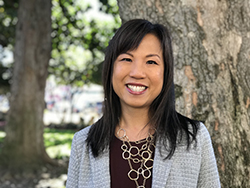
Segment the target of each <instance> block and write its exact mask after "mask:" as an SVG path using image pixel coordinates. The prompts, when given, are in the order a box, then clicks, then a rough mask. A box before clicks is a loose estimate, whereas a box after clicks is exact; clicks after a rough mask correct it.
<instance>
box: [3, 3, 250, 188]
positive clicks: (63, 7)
mask: <svg viewBox="0 0 250 188" xmlns="http://www.w3.org/2000/svg"><path fill="white" fill-rule="evenodd" d="M133 18H145V19H148V20H150V21H152V22H158V23H161V24H163V25H166V26H167V27H168V28H169V29H170V31H171V34H172V39H173V50H174V58H175V92H176V108H177V111H179V112H180V113H182V114H184V115H186V116H188V117H190V118H193V119H197V120H199V121H202V122H204V123H205V125H206V127H207V129H208V131H209V133H210V135H211V138H212V142H213V147H214V151H215V155H216V160H217V164H218V170H219V173H220V179H221V184H222V187H230V188H234V187H235V188H236V187H237V188H238V187H239V188H245V187H250V181H249V179H250V152H249V148H250V130H249V129H250V22H249V20H250V1H249V0H241V1H236V0H211V1H206V0H175V1H171V0H117V1H116V0H92V1H87V0H75V1H73V0H46V1H44V0H26V1H24V0H0V21H1V22H0V74H1V76H0V84H1V85H0V95H1V97H0V105H1V106H0V109H1V113H0V129H1V131H0V187H1V188H4V187H6V188H7V187H36V188H42V187H51V188H52V187H54V188H62V187H64V186H65V181H66V179H67V175H66V173H67V164H68V159H69V152H70V145H71V140H72V138H73V134H74V133H75V132H76V131H78V130H80V129H82V128H84V127H86V126H88V125H90V124H92V123H93V122H95V121H96V120H97V119H98V118H99V117H100V116H101V105H102V98H103V94H102V87H101V70H102V61H103V58H104V52H105V48H106V46H107V45H108V41H109V40H110V39H111V38H112V36H113V34H114V32H115V31H116V29H117V28H118V27H119V26H120V25H121V23H123V22H125V21H127V20H130V19H133Z"/></svg>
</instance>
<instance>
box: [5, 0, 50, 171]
mask: <svg viewBox="0 0 250 188" xmlns="http://www.w3.org/2000/svg"><path fill="white" fill-rule="evenodd" d="M50 34H51V1H49V0H46V1H44V0H25V1H24V0H20V1H19V9H18V23H17V26H16V44H15V50H14V60H15V63H14V73H13V74H14V75H13V78H12V85H11V99H10V110H9V112H8V119H7V125H6V133H7V135H6V138H5V140H4V146H3V150H2V155H1V156H2V161H1V163H2V164H5V165H7V166H8V167H9V168H12V169H21V170H24V169H29V168H32V169H36V168H37V167H39V166H40V165H43V164H44V162H47V161H49V160H50V158H49V157H48V155H47V153H46V151H45V147H44V142H43V127H44V125H43V111H44V108H45V102H44V91H45V83H46V78H47V68H48V63H49V59H50V52H51V36H50Z"/></svg>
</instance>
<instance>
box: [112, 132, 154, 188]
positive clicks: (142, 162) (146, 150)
mask: <svg viewBox="0 0 250 188" xmlns="http://www.w3.org/2000/svg"><path fill="white" fill-rule="evenodd" d="M116 134H117V137H118V138H119V139H120V140H122V142H123V144H122V146H121V149H122V151H123V152H122V158H123V159H125V160H127V161H128V164H129V167H130V171H129V172H128V177H129V179H130V180H132V181H135V183H136V187H137V188H145V184H146V181H147V179H148V178H150V177H151V174H152V173H151V169H152V168H153V161H154V159H153V158H152V154H153V151H154V149H155V144H154V139H155V137H154V135H152V134H151V133H150V131H149V133H148V135H149V136H148V137H147V138H146V139H143V140H140V141H135V144H140V143H144V142H145V143H144V144H142V146H141V148H139V147H137V146H132V145H131V143H130V141H129V138H128V136H127V135H126V131H125V130H124V129H123V128H119V130H118V131H117V133H116ZM132 162H133V163H138V164H139V168H138V169H133V166H132ZM140 176H142V177H143V184H142V185H139V183H138V181H137V180H138V179H139V177H140Z"/></svg>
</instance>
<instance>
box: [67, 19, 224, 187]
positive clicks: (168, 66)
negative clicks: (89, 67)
mask: <svg viewBox="0 0 250 188" xmlns="http://www.w3.org/2000/svg"><path fill="white" fill-rule="evenodd" d="M173 69H174V64H173V52H172V46H171V39H170V35H169V32H168V31H167V29H166V28H165V27H163V26H162V25H160V24H152V23H150V22H149V21H146V20H140V19H136V20H131V21H128V22H126V23H125V24H123V25H122V26H121V28H120V29H118V31H117V32H116V34H115V35H114V37H113V39H112V40H111V41H110V43H109V46H108V48H107V50H106V54H105V60H104V64H103V86H104V94H105V100H104V108H103V116H102V118H101V119H100V120H99V121H98V122H96V123H95V124H94V125H92V126H90V127H88V128H85V129H83V130H81V131H79V132H77V133H76V134H75V136H74V139H73V142H72V151H71V156H70V162H69V170H68V180H67V186H66V187H67V188H71V187H82V188H83V187H98V188H99V187H102V188H106V187H112V188H132V187H137V188H143V187H147V188H148V187H152V188H157V187H158V188H163V187H178V188H179V187H181V188H183V187H186V188H191V187H203V188H204V187H205V188H206V187H207V188H218V187H220V182H219V176H218V171H217V166H216V161H215V157H214V152H213V148H212V144H211V140H210V136H209V133H208V131H207V130H206V128H205V126H204V125H203V124H202V123H199V122H196V121H193V120H191V119H188V118H187V117H184V116H182V115H180V114H179V113H177V112H176V111H175V97H174V84H173Z"/></svg>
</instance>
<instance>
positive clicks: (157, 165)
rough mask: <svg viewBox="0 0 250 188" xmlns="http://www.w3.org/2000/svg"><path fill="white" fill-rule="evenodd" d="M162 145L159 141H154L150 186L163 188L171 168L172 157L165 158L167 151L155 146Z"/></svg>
mask: <svg viewBox="0 0 250 188" xmlns="http://www.w3.org/2000/svg"><path fill="white" fill-rule="evenodd" d="M157 145H158V146H160V145H162V144H160V143H159V141H158V142H157V143H156V148H155V156H154V164H153V179H152V188H163V187H165V186H166V182H167V179H168V176H169V173H170V170H171V166H172V162H173V161H172V159H165V160H164V158H165V157H166V156H167V154H168V152H167V151H166V149H165V148H164V147H163V146H162V147H157Z"/></svg>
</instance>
